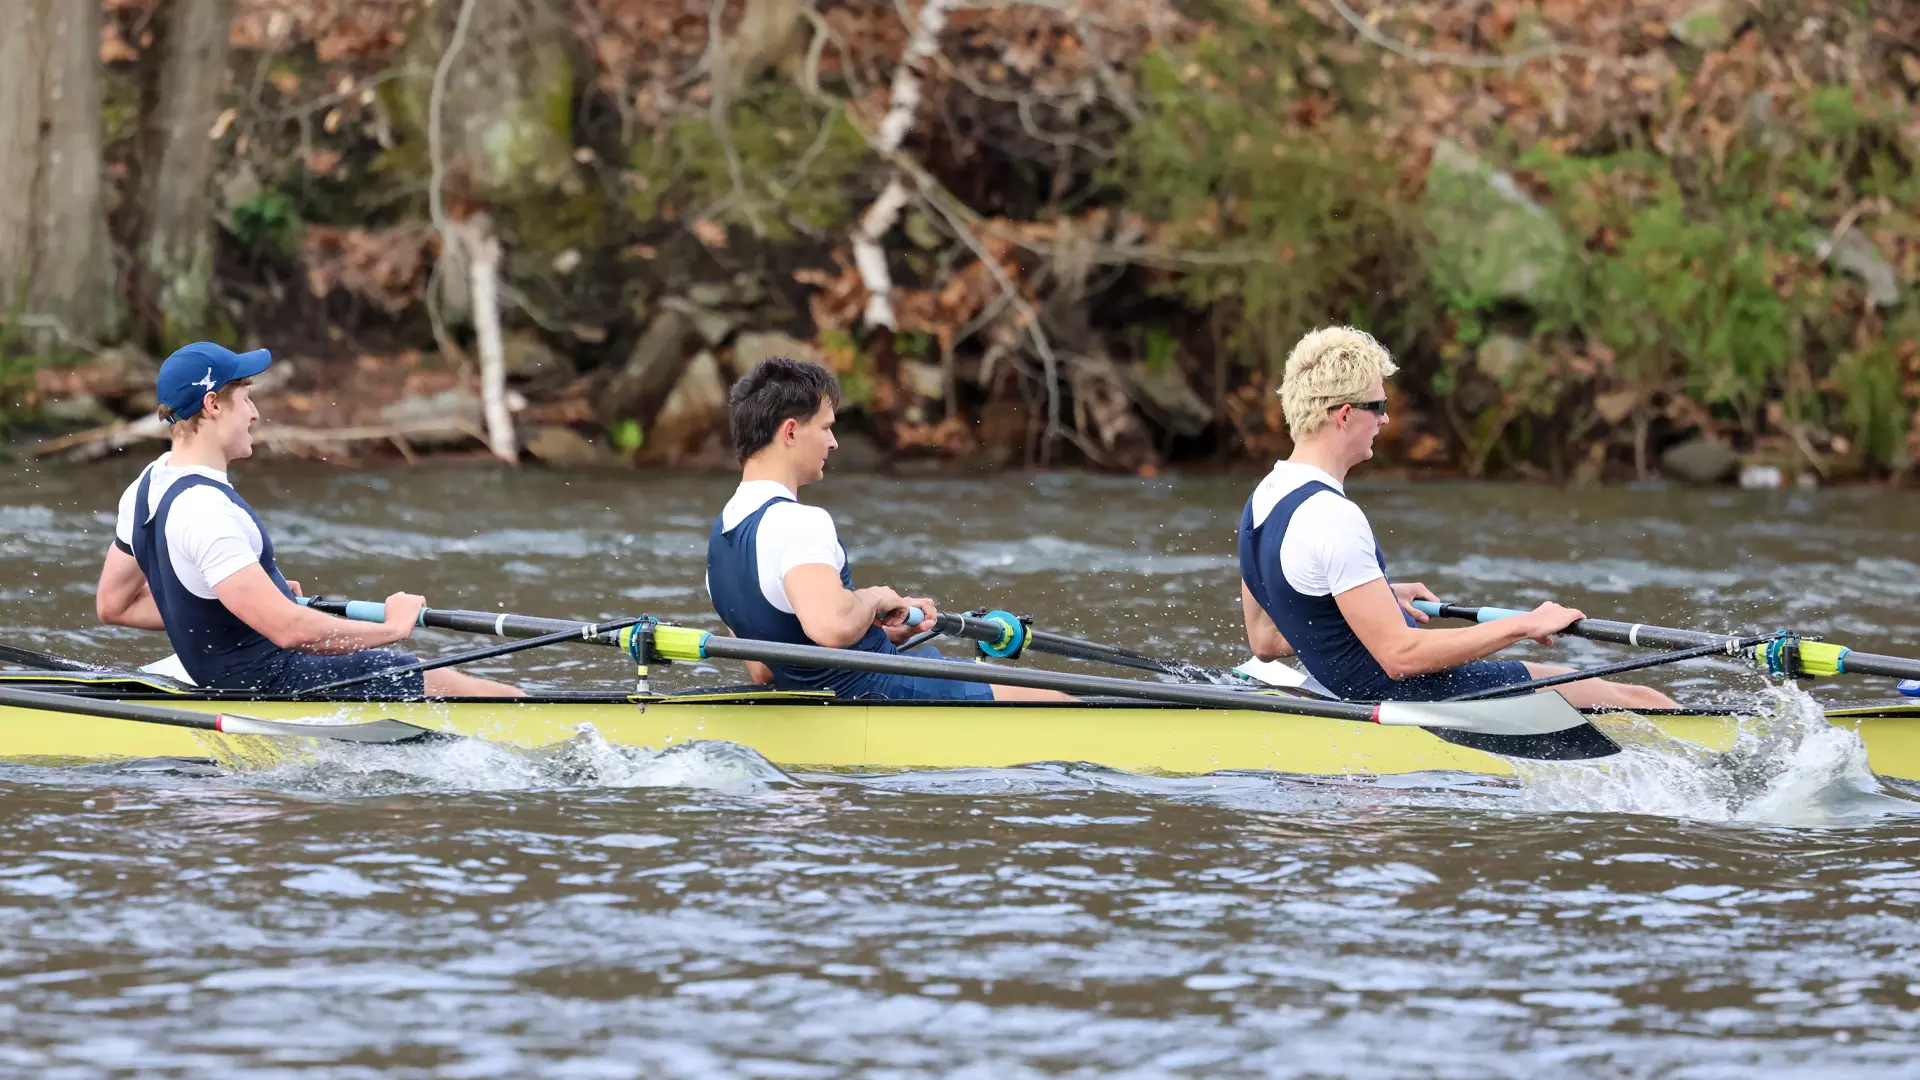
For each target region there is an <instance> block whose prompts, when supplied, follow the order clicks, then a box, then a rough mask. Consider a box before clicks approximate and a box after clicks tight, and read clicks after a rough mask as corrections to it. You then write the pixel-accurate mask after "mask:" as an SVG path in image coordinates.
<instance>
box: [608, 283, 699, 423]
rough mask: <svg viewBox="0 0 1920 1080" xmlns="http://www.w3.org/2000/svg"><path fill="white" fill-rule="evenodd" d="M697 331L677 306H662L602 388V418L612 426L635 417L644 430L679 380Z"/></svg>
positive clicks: (664, 403) (657, 413)
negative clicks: (688, 348) (624, 360)
mask: <svg viewBox="0 0 1920 1080" xmlns="http://www.w3.org/2000/svg"><path fill="white" fill-rule="evenodd" d="M694 334H695V328H694V323H693V320H692V319H691V318H689V317H688V316H687V315H686V314H685V313H683V312H681V311H680V310H678V309H676V308H673V307H667V306H663V307H662V308H661V309H660V312H659V314H657V315H655V316H654V317H653V320H652V321H651V322H649V323H647V328H646V330H644V331H643V332H642V333H641V334H640V340H639V341H637V342H635V343H634V346H633V352H632V353H630V354H628V356H627V362H626V363H625V364H624V365H622V366H621V368H620V370H619V371H617V372H615V373H614V376H613V378H612V379H611V380H610V381H609V382H608V383H607V385H606V388H605V389H604V390H603V391H602V392H601V394H600V400H599V411H600V420H601V422H602V423H604V424H606V425H607V426H608V427H612V426H613V425H614V424H615V422H617V421H620V420H626V419H632V420H636V421H638V422H639V424H640V427H641V429H642V430H643V431H644V430H647V429H650V428H651V427H652V426H653V420H654V417H656V416H658V415H659V413H660V410H661V408H663V407H664V406H665V405H666V403H667V398H668V396H669V395H671V394H672V393H673V389H674V387H675V385H677V384H678V383H679V382H680V374H681V372H682V371H683V370H684V369H685V368H686V362H687V346H688V345H689V344H690V343H691V341H692V339H693V337H694Z"/></svg>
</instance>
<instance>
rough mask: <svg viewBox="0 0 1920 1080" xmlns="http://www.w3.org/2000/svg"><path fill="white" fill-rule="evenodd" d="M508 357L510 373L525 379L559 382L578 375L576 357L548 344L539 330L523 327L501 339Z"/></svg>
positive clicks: (512, 376) (505, 355)
mask: <svg viewBox="0 0 1920 1080" xmlns="http://www.w3.org/2000/svg"><path fill="white" fill-rule="evenodd" d="M500 347H501V352H502V354H503V355H504V357H505V359H506V365H507V377H508V378H510V379H519V380H522V381H523V382H537V383H558V382H564V381H566V380H568V379H571V378H573V376H574V366H573V361H572V359H570V358H569V357H568V356H567V354H565V353H563V352H561V351H560V350H558V349H556V348H554V347H553V346H551V345H548V344H547V343H546V342H545V341H544V340H542V339H541V337H540V336H539V335H538V334H533V333H528V332H526V331H519V332H515V333H512V334H508V335H507V336H506V338H505V339H504V340H503V341H502V342H501V343H500Z"/></svg>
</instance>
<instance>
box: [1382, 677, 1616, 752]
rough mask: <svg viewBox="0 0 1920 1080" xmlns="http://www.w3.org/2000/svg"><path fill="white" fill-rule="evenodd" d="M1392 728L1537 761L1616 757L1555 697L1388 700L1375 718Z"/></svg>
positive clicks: (1602, 736)
mask: <svg viewBox="0 0 1920 1080" xmlns="http://www.w3.org/2000/svg"><path fill="white" fill-rule="evenodd" d="M1375 718H1376V719H1377V720H1379V722H1380V723H1382V724H1385V725H1389V726H1392V727H1421V728H1426V729H1427V730H1428V731H1431V732H1432V733H1433V734H1434V735H1436V736H1438V737H1440V738H1442V739H1445V740H1446V741H1448V742H1450V743H1454V744H1455V745H1458V746H1465V747H1469V748H1471V749H1474V750H1481V751H1485V752H1486V753H1489V754H1499V755H1500V756H1502V757H1514V758H1531V759H1534V760H1536V761H1586V760H1590V759H1593V758H1603V757H1611V756H1612V755H1614V754H1617V753H1619V752H1620V744H1619V743H1616V742H1614V741H1613V740H1612V739H1611V738H1609V737H1608V736H1607V733H1606V732H1604V731H1601V730H1600V729H1599V728H1597V727H1595V726H1594V725H1593V721H1591V720H1589V719H1587V718H1586V716H1584V715H1582V714H1581V712H1580V710H1579V709H1576V708H1574V707H1573V706H1572V705H1570V704H1568V703H1567V699H1566V698H1564V697H1561V696H1560V695H1559V694H1557V693H1552V692H1548V693H1541V694H1521V695H1518V696H1515V697H1507V698H1492V699H1489V700H1485V701H1388V702H1383V703H1382V704H1381V706H1380V710H1379V712H1378V713H1377V714H1376V717H1375Z"/></svg>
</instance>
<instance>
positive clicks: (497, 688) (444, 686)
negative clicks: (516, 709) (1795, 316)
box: [427, 668, 527, 697]
mask: <svg viewBox="0 0 1920 1080" xmlns="http://www.w3.org/2000/svg"><path fill="white" fill-rule="evenodd" d="M427 696H428V697H526V696H527V692H526V691H525V690H522V689H520V688H519V687H517V686H508V685H507V684H506V683H503V682H494V681H493V680H492V679H483V678H481V677H480V676H478V675H469V674H467V673H466V672H464V671H455V670H453V669H452V668H435V669H433V670H432V671H429V672H427Z"/></svg>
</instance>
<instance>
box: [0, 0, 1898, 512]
mask: <svg viewBox="0 0 1920 1080" xmlns="http://www.w3.org/2000/svg"><path fill="white" fill-rule="evenodd" d="M146 6H147V5H144V4H143V3H141V2H139V0H113V2H111V3H109V4H108V5H107V12H108V19H107V38H106V42H107V43H106V45H105V46H103V51H102V58H103V61H104V63H105V72H106V75H105V80H106V85H105V92H104V93H105V100H106V109H105V112H106V115H107V116H108V117H109V121H110V123H109V125H108V140H107V151H108V152H107V158H108V162H109V170H108V182H109V185H110V186H111V185H119V188H126V187H127V186H128V185H129V184H132V183H133V182H134V181H133V180H130V179H129V177H137V175H138V170H137V169H136V168H132V166H134V165H136V164H137V162H138V155H137V153H136V151H137V146H136V145H135V140H134V139H133V137H132V133H133V132H134V131H135V130H136V129H137V127H138V124H137V123H135V122H134V121H137V119H138V118H139V115H140V112H139V110H140V108H141V107H142V106H141V101H142V100H143V99H141V98H140V97H139V95H138V94H137V93H135V91H136V90H137V88H138V87H137V85H136V83H137V80H135V79H134V76H135V75H136V74H137V73H138V72H139V71H140V70H141V65H142V63H143V61H144V59H145V58H144V55H143V51H142V50H143V49H144V48H145V46H143V45H142V40H143V39H142V26H143V25H144V24H143V23H142V21H141V20H142V18H143V17H144V16H143V14H142V13H143V12H144V11H145V10H146ZM363 7H364V5H360V6H355V5H344V6H343V5H329V4H305V3H292V2H288V0H240V2H239V3H238V6H237V9H236V14H235V16H234V20H233V23H232V26H231V27H230V29H229V34H228V42H227V44H228V49H227V53H226V55H227V57H228V59H227V64H226V66H227V69H228V76H227V80H226V88H225V89H224V90H223V91H222V97H221V104H222V111H221V112H220V113H219V116H218V117H217V121H216V122H215V123H213V124H212V125H211V126H210V128H209V133H210V136H211V139H212V142H213V144H214V147H215V160H214V162H213V164H212V166H211V169H212V173H211V176H210V179H209V186H210V188H211V190H213V191H214V192H215V194H216V198H215V200H214V201H215V203H216V205H215V206H214V207H213V208H212V210H211V212H212V214H213V216H214V219H215V227H214V244H213V248H214V256H215V257H214V260H213V268H212V274H213V277H212V285H211V296H212V301H211V302H210V305H209V308H208V311H209V316H208V317H207V318H205V319H203V320H201V321H200V323H199V324H198V325H197V326H188V325H186V324H184V323H182V322H180V321H179V320H175V321H174V322H172V323H169V324H167V325H166V326H162V327H149V328H147V329H146V330H144V331H142V330H140V329H139V324H138V321H137V320H135V321H134V323H132V324H130V326H131V329H130V331H129V333H130V335H131V338H132V340H131V341H130V342H129V344H128V345H126V346H124V347H121V348H118V349H116V350H113V351H111V352H105V353H104V356H105V358H104V359H93V357H94V356H96V355H100V354H102V353H103V350H101V349H100V348H99V347H98V346H92V347H88V348H81V347H79V346H80V344H81V343H79V342H77V341H74V340H67V341H61V340H58V337H59V336H58V335H57V334H54V335H50V334H49V333H46V332H35V331H34V330H33V328H34V327H36V326H41V327H44V326H45V325H46V324H45V323H44V322H41V323H34V322H31V321H26V320H16V321H17V322H18V324H19V325H20V326H24V327H26V328H27V330H28V332H27V333H25V334H22V333H13V332H9V334H8V336H7V338H5V339H4V341H3V342H0V397H4V399H5V400H6V402H7V403H8V404H9V405H10V408H9V410H8V411H7V414H6V415H7V418H6V419H5V420H4V421H0V428H3V429H4V430H0V434H4V435H5V436H6V437H8V438H10V439H13V440H14V441H15V442H16V443H17V444H19V445H22V446H23V448H24V450H25V452H28V453H46V454H48V455H49V456H54V457H76V456H77V457H83V458H84V457H87V456H90V455H97V454H99V453H103V452H107V451H109V450H111V449H112V448H113V447H114V446H115V445H116V444H121V443H125V442H126V441H127V440H128V439H130V438H133V437H137V436H139V435H141V434H142V433H143V432H147V433H150V432H151V430H152V425H151V423H148V424H147V425H146V426H145V427H144V428H143V427H142V426H141V422H140V420H139V418H140V417H141V416H142V415H143V409H142V406H143V405H144V404H145V403H144V402H143V400H142V399H141V396H140V392H139V389H138V382H139V379H138V374H139V372H140V371H143V370H145V366H146V365H150V364H151V360H150V359H148V357H150V356H153V355H164V352H165V350H166V349H168V348H170V347H171V346H172V345H173V344H177V340H176V339H178V338H181V337H183V336H185V337H190V336H213V337H219V338H221V339H222V340H226V341H229V342H230V343H232V344H235V345H245V346H262V347H268V348H272V349H273V350H274V351H275V354H276V356H277V357H279V358H280V365H279V367H278V369H277V370H279V371H280V372H281V378H282V379H283V381H282V382H281V383H280V384H278V385H277V386H272V387H269V388H266V389H263V391H262V393H261V395H260V396H261V397H262V400H263V403H264V404H265V405H266V406H267V408H268V410H269V415H271V416H272V417H273V418H274V419H275V421H276V422H275V424H273V425H269V426H268V427H267V428H265V429H263V432H264V433H265V434H266V436H267V444H268V445H267V450H268V451H269V452H272V453H286V454H299V455H302V456H320V457H325V458H327V459H328V460H332V461H337V462H342V463H354V464H365V463H379V462H383V461H411V460H416V459H418V457H420V456H421V455H425V454H448V453H451V454H462V453H471V452H473V451H474V450H475V449H476V448H479V447H487V448H489V449H490V451H491V452H493V453H495V454H497V455H500V456H505V457H509V458H518V457H520V456H522V455H523V454H524V455H525V456H527V457H530V458H533V459H537V460H543V461H547V462H549V463H552V464H556V465H562V466H577V465H594V464H606V465H612V464H615V463H632V464H635V465H640V466H647V467H654V466H674V467H698V466H702V465H705V464H712V463H714V462H716V461H717V462H721V463H724V461H725V452H724V441H725V440H724V433H723V431H722V429H723V427H724V413H725V410H724V400H725V392H726V387H727V385H728V384H729V383H730V382H731V380H732V379H733V378H735V377H736V376H737V374H738V373H739V372H741V371H743V370H745V369H746V368H747V367H750V366H751V365H752V363H754V362H757V361H758V360H759V359H763V358H765V357H766V356H770V355H792V356H797V357H802V358H809V359H815V360H818V361H820V362H822V363H825V364H828V365H830V366H832V367H833V368H834V369H835V370H837V371H838V372H839V373H840V375H841V377H842V379H843V381H844V383H845V384H846V386H847V389H848V392H849V397H850V399H851V405H852V407H851V408H850V409H849V410H848V426H849V428H850V429H852V430H857V431H861V432H864V433H866V434H867V435H869V436H870V437H871V439H872V446H873V450H874V452H875V453H876V454H878V455H879V456H880V457H882V458H884V459H889V460H894V459H898V460H914V459H921V458H932V459H940V460H954V461H961V462H965V463H967V465H968V467H972V463H974V462H979V463H984V465H985V466H990V467H1014V468H1023V467H1052V466H1059V465H1071V466H1085V467H1090V468H1094V469H1101V470H1107V471H1115V472H1132V473H1146V474H1151V473H1154V472H1157V471H1159V470H1161V469H1164V468H1167V467H1169V466H1180V467H1185V468H1192V467H1208V466H1211V465H1215V464H1222V463H1226V462H1233V461H1244V462H1258V461H1264V460H1270V459H1272V458H1274V457H1277V456H1281V455H1283V454H1284V453H1285V452H1286V448H1287V447H1286V439H1285V435H1284V430H1283V425H1282V424H1281V422H1280V416H1279V409H1278V403H1277V400H1276V399H1275V398H1274V397H1273V396H1272V394H1271V390H1272V389H1273V387H1274V385H1275V384H1276V382H1277V374H1276V373H1277V371H1278V368H1279V365H1280V363H1281V362H1282V361H1283V359H1284V357H1285V353H1286V350H1287V349H1288V347H1290V345H1291V343H1292V342H1293V341H1294V340H1295V339H1297V337H1298V335H1299V334H1300V333H1301V332H1303V331H1305V330H1306V329H1309V328H1311V327H1312V326H1314V325H1317V324H1321V323H1325V322H1331V321H1345V322H1352V323H1355V324H1357V325H1362V326H1365V327H1367V328H1368V329H1370V330H1372V331H1373V332H1374V333H1375V334H1376V335H1377V336H1379V337H1380V338H1381V339H1382V340H1383V341H1384V342H1386V343H1387V344H1388V346H1389V347H1390V348H1392V349H1393V350H1394V352H1395V355H1396V356H1397V357H1398V358H1399V360H1400V362H1401V364H1402V368H1403V371H1402V374H1401V375H1400V376H1399V377H1398V378H1397V379H1396V380H1395V381H1394V385H1393V387H1392V390H1393V392H1394V394H1395V400H1394V403H1393V419H1394V422H1393V423H1392V424H1391V425H1390V426H1389V427H1388V429H1387V431H1386V433H1385V435H1384V437H1383V440H1382V444H1381V447H1380V458H1379V460H1380V463H1381V465H1382V466H1383V467H1388V468H1395V469H1404V470H1414V471H1420V472H1429V473H1432V474H1434V475H1449V476H1468V477H1485V476H1496V477H1515V478H1525V479H1539V480H1546V481H1552V482H1560V483H1572V484H1588V483H1602V482H1622V481H1632V480H1644V479H1649V478H1653V477H1656V476H1669V477H1676V478H1684V479H1689V480H1693V481H1696V482H1702V483H1714V482H1728V483H1730V482H1735V481H1736V480H1738V479H1740V478H1742V477H1745V478H1746V479H1747V481H1748V482H1752V483H1757V484H1758V483H1769V482H1771V483H1778V484H1783V485H1785V484H1793V483H1797V482H1802V481H1803V479H1804V481H1805V482H1812V483H1823V484H1831V483H1845V482H1855V481H1863V480H1864V481H1893V482H1902V481H1905V480H1908V479H1912V478H1913V477H1914V476H1915V460H1916V458H1920V424H1916V423H1915V420H1914V418H1915V414H1916V409H1920V313H1916V307H1917V306H1920V305H1916V304H1915V303H1914V302H1913V299H1912V294H1913V291H1914V289H1915V288H1916V286H1917V285H1920V214H1916V211H1915V207H1916V206H1920V170H1916V167H1915V163H1916V161H1920V120H1916V119H1915V116H1916V115H1917V114H1916V112H1915V106H1916V98H1917V97H1920V10H1917V9H1915V8H1914V7H1913V6H1912V5H1906V4H1899V3H1893V2H1891V0H1877V2H1872V3H1864V4H1846V5H1842V4H1832V3H1812V2H1804V0H1803V2H1796V3H1786V4H1773V5H1765V6H1761V5H1757V4H1749V3H1747V2H1745V0H1687V2H1681V0H1609V2H1606V3H1596V4H1579V5H1562V4H1553V3H1549V4H1544V5H1529V4H1518V3H1511V4H1510V3H1496V4H1492V5H1487V6H1485V8H1484V10H1482V9H1475V13H1473V14H1470V15H1469V14H1462V13H1461V12H1460V11H1458V10H1455V9H1454V8H1452V7H1451V6H1448V5H1433V4H1426V3H1390V4H1375V5H1371V6H1369V7H1368V8H1367V9H1366V10H1364V11H1354V10H1351V9H1349V8H1347V7H1345V6H1344V5H1343V4H1335V5H1333V6H1332V7H1330V8H1323V7H1321V6H1319V5H1313V6H1302V5H1294V4H1285V3H1265V2H1262V3H1245V4H1243V3H1231V2H1226V0H1207V2H1195V3H1182V4H1174V3H1171V2H1167V0H1130V2H1129V3H1127V4H1125V5H1122V7H1121V8H1115V7H1113V5H1110V4H1109V5H1100V6H1097V7H1092V6H1089V7H1085V8H1082V7H1077V6H1074V5H1067V6H1065V7H1058V6H1055V7H1046V8H1041V7H1025V6H1019V5H1013V6H1008V7H1005V8H999V9H994V10H972V9H957V8H956V9H951V10H950V5H947V4H944V3H940V2H933V3H928V4H925V5H923V6H921V7H920V8H918V9H913V8H908V9H904V17H903V13H902V11H901V10H896V9H895V8H894V6H893V5H892V4H891V3H879V2H877V0H875V2H871V3H867V2H859V0H853V2H847V3H835V4H817V5H816V4H814V3H811V2H808V0H743V2H737V3H733V4H723V5H721V6H720V7H717V8H715V7H712V6H710V5H709V4H707V3H705V2H703V0H688V2H687V3H685V4H682V5H680V7H679V8H678V9H675V10H674V11H672V12H669V11H667V10H666V8H664V7H663V6H660V5H653V4H633V3H627V2H623V0H587V2H583V3H580V4H576V5H572V6H571V7H570V8H566V9H564V10H563V9H561V8H553V9H551V10H549V9H548V8H546V7H544V6H542V5H539V4H529V5H525V6H516V5H512V4H506V3H504V2H500V0H466V2H465V3H462V4H438V5H430V6H427V5H420V4H416V3H405V2H403V3H396V4H391V5H385V6H382V7H381V8H379V9H377V10H371V11H369V10H361V8H363ZM509 9H511V10H509ZM513 11H519V12H521V15H525V14H526V13H527V12H533V13H534V14H535V15H538V17H521V16H520V15H514V14H513ZM462 13H465V14H466V15H467V16H468V20H467V24H466V30H465V36H464V37H462V38H460V39H459V45H458V47H457V48H456V47H455V36H454V35H455V31H456V30H458V29H459V28H460V25H461V24H460V15H461V14H462ZM147 14H150V12H148V13H147ZM499 71H512V72H514V76H513V77H512V78H491V79H489V78H483V76H484V75H485V74H486V73H488V72H499ZM903 76H904V82H903V79H902V77H903ZM436 102H437V104H436ZM436 114H437V115H438V123H439V128H438V129H437V130H438V131H439V133H440V136H441V138H440V139H439V140H438V142H436V140H434V139H432V138H430V137H429V135H430V133H429V131H428V130H427V129H428V127H429V126H430V125H429V123H428V119H429V117H430V116H431V115H436ZM119 188H117V189H116V190H118V189H119ZM487 297H493V298H494V302H492V303H489V302H488V301H487V299H486V298H487ZM29 314H31V313H29ZM496 322H497V324H498V325H497V329H498V330H499V332H500V338H499V340H500V345H499V348H497V349H495V348H493V347H492V345H491V342H492V336H491V334H492V331H493V329H495V328H496V327H495V323H496ZM189 331H191V333H189ZM490 369H491V370H492V372H493V373H494V377H493V378H491V379H490V378H488V377H487V373H488V371H489V370H490ZM490 388H493V389H491V390H490ZM490 396H491V397H494V398H496V399H497V400H498V402H499V404H500V405H501V406H503V409H502V410H500V411H497V412H496V413H495V414H494V416H495V419H494V420H493V421H489V419H488V411H487V409H486V405H487V399H488V398H489V397H490ZM501 416H508V417H511V424H510V428H511V430H510V431H506V432H504V433H503V432H502V431H501V430H499V428H500V423H499V417H501ZM121 424H125V425H126V426H117V425H121ZM48 435H51V436H54V437H56V439H61V438H64V439H65V441H55V442H53V443H52V444H51V446H50V447H49V444H47V443H46V442H45V440H44V437H45V436H48ZM503 435H504V438H505V441H503Z"/></svg>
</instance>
